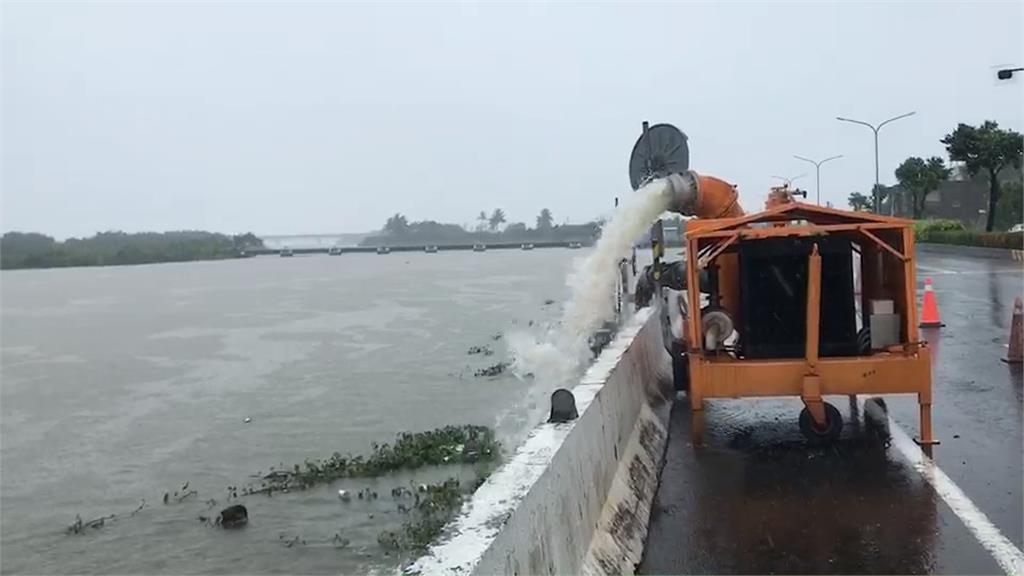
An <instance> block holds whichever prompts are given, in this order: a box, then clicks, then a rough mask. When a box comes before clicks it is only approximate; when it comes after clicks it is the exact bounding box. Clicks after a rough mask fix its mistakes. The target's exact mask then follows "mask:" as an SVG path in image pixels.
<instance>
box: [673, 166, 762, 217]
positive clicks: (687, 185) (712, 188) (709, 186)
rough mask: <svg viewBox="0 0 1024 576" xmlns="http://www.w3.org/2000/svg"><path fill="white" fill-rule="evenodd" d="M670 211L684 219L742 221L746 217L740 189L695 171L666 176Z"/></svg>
mask: <svg viewBox="0 0 1024 576" xmlns="http://www.w3.org/2000/svg"><path fill="white" fill-rule="evenodd" d="M665 180H666V181H667V184H668V185H667V187H666V190H665V193H666V194H668V196H669V202H668V208H669V210H671V211H673V212H678V213H679V214H682V215H684V216H695V217H697V218H738V217H740V216H743V208H741V207H740V204H739V194H738V193H737V192H736V187H735V186H733V185H732V184H730V183H728V182H726V181H725V180H722V179H719V178H715V177H714V176H702V175H700V174H697V173H696V172H694V171H693V170H687V171H686V172H683V173H672V174H669V175H668V176H666V177H665Z"/></svg>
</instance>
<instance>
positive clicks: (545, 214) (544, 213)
mask: <svg viewBox="0 0 1024 576" xmlns="http://www.w3.org/2000/svg"><path fill="white" fill-rule="evenodd" d="M554 220H555V219H554V217H553V216H551V210H548V209H547V208H545V209H543V210H541V211H540V214H538V215H537V230H540V231H547V230H551V223H552V222H554Z"/></svg>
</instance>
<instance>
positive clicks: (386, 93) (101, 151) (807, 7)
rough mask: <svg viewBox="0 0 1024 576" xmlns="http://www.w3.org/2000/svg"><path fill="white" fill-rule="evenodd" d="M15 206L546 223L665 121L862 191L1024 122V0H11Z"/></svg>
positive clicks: (73, 227)
mask: <svg viewBox="0 0 1024 576" xmlns="http://www.w3.org/2000/svg"><path fill="white" fill-rule="evenodd" d="M2 20H3V22H2V33H3V38H2V66H3V70H2V72H3V74H2V80H3V87H2V97H3V102H2V110H3V119H2V120H3V124H2V132H3V152H2V154H3V156H2V158H3V166H2V185H3V206H2V207H3V214H2V227H3V229H4V230H34V231H42V232H46V233H50V234H54V235H56V236H59V237H66V236H71V235H75V236H77V235H87V234H91V233H93V232H95V231H97V230H107V229H121V230H127V231H138V230H169V229H183V228H189V229H208V230H216V231H224V232H241V231H247V230H252V231H255V232H257V233H295V232H358V231H365V230H371V229H376V228H379V227H380V226H381V224H382V223H383V221H384V219H385V218H386V217H387V216H388V215H389V214H392V213H394V212H398V211H400V212H402V213H404V214H406V215H407V216H408V217H409V218H410V219H411V220H420V219H436V220H442V221H453V222H460V223H461V222H470V221H472V220H473V219H474V218H475V215H476V214H477V213H478V212H479V211H480V210H481V209H486V210H491V209H493V208H495V207H501V208H503V209H504V210H505V211H506V212H507V213H508V216H509V219H510V220H511V221H518V220H523V221H526V222H528V223H530V224H531V225H532V224H533V221H534V217H535V215H536V213H537V212H538V211H539V210H540V209H541V208H544V207H547V208H550V209H551V210H552V211H553V212H554V215H555V218H556V220H557V221H559V222H562V221H564V220H565V219H569V220H571V221H582V220H584V219H589V218H592V217H594V216H596V215H599V214H601V213H603V212H607V211H608V208H609V207H610V206H611V204H612V201H613V200H612V199H613V198H614V196H615V195H617V194H626V193H628V191H629V183H628V178H627V170H626V165H627V160H628V155H629V152H630V149H631V147H632V145H633V142H634V141H635V139H636V137H637V136H638V132H639V129H640V122H641V121H642V120H644V119H647V120H650V121H652V122H671V123H673V124H675V125H676V126H678V127H679V128H681V129H682V130H683V131H685V132H686V133H687V134H688V135H689V137H690V149H691V165H692V167H693V168H694V169H696V170H698V171H701V172H704V173H709V174H714V175H717V176H719V177H722V178H725V179H727V180H730V181H732V182H735V183H736V184H738V185H739V187H740V190H741V197H742V202H743V204H744V206H745V207H746V208H748V209H757V208H759V207H761V205H762V203H763V199H764V196H765V193H766V191H767V188H768V187H769V186H770V185H771V184H772V183H773V180H772V178H771V176H772V175H774V174H788V175H795V174H799V173H802V172H809V173H810V175H809V176H808V177H807V178H805V179H803V180H800V181H798V182H797V183H798V184H801V185H802V186H803V187H810V188H811V189H812V190H813V167H812V166H810V165H805V164H803V163H801V162H799V161H797V160H794V159H793V158H792V155H793V154H800V155H805V156H812V157H825V156H830V155H833V154H844V155H845V158H843V159H841V160H838V161H836V162H833V163H830V164H828V165H826V167H825V168H823V170H822V176H823V178H822V189H823V194H822V196H823V198H822V200H823V202H824V201H825V200H830V201H832V202H835V203H836V204H837V205H842V206H845V204H846V201H845V199H846V197H847V195H848V194H849V193H850V192H851V191H854V190H858V191H862V192H868V191H869V190H870V186H871V183H872V181H873V178H874V165H873V152H872V138H871V132H870V130H868V129H867V128H864V127H860V126H855V125H850V124H845V123H842V122H838V121H836V120H835V116H836V115H844V116H850V117H854V118H860V119H865V120H868V121H872V122H877V121H880V120H883V119H885V118H887V117H890V116H894V115H897V114H900V113H903V112H907V111H910V110H916V111H917V115H916V116H915V117H912V118H910V119H906V120H901V121H899V122H896V123H894V124H891V125H890V126H887V127H886V128H885V129H884V130H883V131H882V138H881V158H882V162H881V166H882V178H883V181H884V182H892V181H893V180H894V177H893V174H892V173H893V170H894V169H895V167H896V166H897V165H898V163H899V162H900V161H902V160H903V159H904V158H906V157H907V156H910V155H918V156H926V155H932V154H937V155H941V156H943V157H945V151H944V149H943V147H942V145H941V144H940V143H939V139H940V138H941V137H942V136H943V135H944V134H945V133H946V132H949V131H950V130H951V129H953V128H954V127H955V126H956V123H957V122H967V123H978V122H981V121H982V120H985V119H994V120H997V121H998V122H999V123H1000V124H1001V125H1004V126H1007V127H1012V128H1014V129H1017V130H1021V129H1022V119H1024V118H1022V108H1021V102H1022V98H1024V82H1022V81H1019V80H1014V81H1012V82H1011V83H1008V84H1006V85H999V84H997V82H996V81H995V80H994V71H993V66H996V65H1000V64H1015V65H1022V44H1021V42H1022V40H1021V38H1022V36H1021V21H1022V10H1021V3H1020V2H1001V3H985V2H962V3H958V2H946V3H913V4H910V3H906V4H901V3H895V2H886V3H868V2H858V3H847V4H838V3H815V4H812V3H777V4H772V3H764V2H759V3H736V4H729V5H719V4H711V3H689V2H679V3H659V4H647V5H637V4H629V5H626V4H621V5H615V4H607V3H606V4H600V5H599V4H596V3H584V2H578V3H572V4H570V3H562V4H559V5H545V4H534V5H515V4H512V3H505V4H500V5H473V4H467V5H454V4H443V5H442V4H424V3H416V4H411V3H410V4H390V5H384V6H380V5H371V4H357V3H353V2H336V3H329V2H316V3H305V4H297V3H281V4H276V3H268V2H260V3H248V2H230V3H228V2H224V3H219V4H206V3H199V2H189V3H185V2H165V3H155V2H147V3H139V4H134V3H130V2H111V3H104V4H99V3H86V2H83V1H75V2H70V3H58V2H34V3H17V2H4V4H3V13H2Z"/></svg>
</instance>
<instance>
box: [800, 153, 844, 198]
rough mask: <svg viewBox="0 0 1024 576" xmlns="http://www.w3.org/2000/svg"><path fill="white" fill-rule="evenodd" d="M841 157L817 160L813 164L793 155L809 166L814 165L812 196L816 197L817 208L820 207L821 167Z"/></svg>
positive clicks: (811, 161) (840, 155) (808, 160)
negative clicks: (808, 163)
mask: <svg viewBox="0 0 1024 576" xmlns="http://www.w3.org/2000/svg"><path fill="white" fill-rule="evenodd" d="M842 157H843V155H842V154H839V155H838V156H829V157H828V158H825V159H824V160H819V161H817V162H815V161H814V160H811V159H810V158H804V157H803V156H797V155H796V154H793V158H796V159H797V160H803V161H804V162H810V163H811V164H814V178H815V180H816V182H815V184H814V195H815V196H816V197H817V199H816V202H817V203H818V206H821V165H822V164H824V163H825V162H828V161H829V160H838V159H839V158H842Z"/></svg>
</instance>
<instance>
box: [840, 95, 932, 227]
mask: <svg viewBox="0 0 1024 576" xmlns="http://www.w3.org/2000/svg"><path fill="white" fill-rule="evenodd" d="M916 113H917V112H907V113H906V114H900V115H899V116H893V117H892V118H889V119H888V120H886V121H884V122H882V123H881V124H879V125H878V126H874V125H872V124H868V123H867V122H863V121H861V120H853V119H851V118H843V117H842V116H836V120H839V121H841V122H852V123H854V124H860V125H861V126H867V127H868V128H871V131H872V132H874V133H875V189H874V190H872V191H871V196H872V197H873V198H874V205H875V214H878V212H879V210H881V207H882V202H881V196H880V195H879V193H878V187H879V180H878V131H879V130H881V129H882V126H885V125H886V124H888V123H890V122H895V121H897V120H899V119H901V118H906V117H907V116H913V115H914V114H916ZM895 206H896V203H895V202H893V199H890V200H889V215H890V216H891V215H893V214H894V213H895V210H896V208H895Z"/></svg>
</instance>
